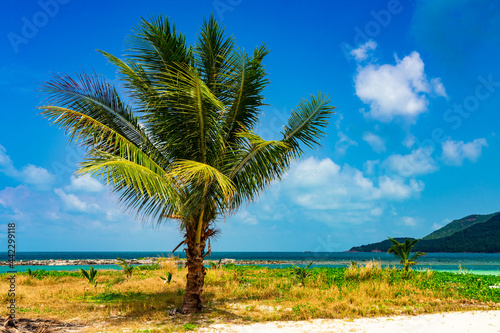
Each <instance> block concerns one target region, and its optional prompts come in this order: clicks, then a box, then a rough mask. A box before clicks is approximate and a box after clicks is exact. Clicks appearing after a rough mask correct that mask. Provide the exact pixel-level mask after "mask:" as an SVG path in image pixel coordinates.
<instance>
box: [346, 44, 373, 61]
mask: <svg viewBox="0 0 500 333" xmlns="http://www.w3.org/2000/svg"><path fill="white" fill-rule="evenodd" d="M376 48H377V43H375V42H374V41H373V40H369V41H368V42H366V43H365V44H363V45H361V46H360V47H358V48H357V49H354V50H352V51H351V55H352V56H354V59H356V61H363V60H366V58H368V52H369V51H370V50H375V49H376Z"/></svg>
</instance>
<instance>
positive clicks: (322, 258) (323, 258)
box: [0, 251, 500, 275]
mask: <svg viewBox="0 0 500 333" xmlns="http://www.w3.org/2000/svg"><path fill="white" fill-rule="evenodd" d="M169 255H172V253H171V252H168V251H165V252H161V251H153V252H18V253H16V261H19V260H47V259H67V260H71V259H116V258H117V257H120V258H124V259H134V258H135V259H137V258H144V257H167V256H169ZM173 255H175V256H177V257H180V258H185V254H184V252H176V253H174V254H173ZM4 256H5V257H4V258H1V260H7V257H6V255H4ZM219 259H235V260H269V261H285V263H282V264H275V265H264V266H268V267H278V268H279V267H287V266H290V265H291V264H296V265H304V264H308V263H309V262H310V261H313V262H314V264H313V265H314V266H316V267H346V266H347V265H349V263H350V262H351V261H356V262H358V264H362V263H363V262H368V261H370V260H376V261H380V262H381V264H382V266H384V267H387V266H391V267H392V266H398V261H397V260H396V259H395V258H394V256H392V255H389V254H387V253H360V252H212V255H211V257H210V258H209V260H213V261H217V260H219ZM88 267H89V266H16V267H15V270H16V271H17V272H22V271H25V270H26V269H27V268H31V269H46V270H78V269H79V268H85V269H87V268H88ZM94 267H95V268H100V269H118V268H119V267H118V266H116V265H99V266H94ZM415 268H416V269H431V270H439V271H454V272H458V270H459V269H460V268H461V269H462V270H466V271H467V272H471V273H475V274H495V275H500V253H428V254H427V255H426V256H424V257H421V258H420V259H419V264H418V265H416V266H415ZM8 270H10V268H9V267H8V266H0V273H2V272H6V271H8Z"/></svg>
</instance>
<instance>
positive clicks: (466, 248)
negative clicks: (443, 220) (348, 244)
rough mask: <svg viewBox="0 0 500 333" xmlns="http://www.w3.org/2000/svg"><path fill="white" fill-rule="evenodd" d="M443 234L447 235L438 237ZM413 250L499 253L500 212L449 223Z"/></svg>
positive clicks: (376, 248) (376, 246)
mask: <svg viewBox="0 0 500 333" xmlns="http://www.w3.org/2000/svg"><path fill="white" fill-rule="evenodd" d="M453 231H454V232H453ZM440 235H446V236H443V237H439V236H440ZM408 238H411V237H408ZM405 239H406V237H398V238H396V240H397V241H398V242H402V241H404V240H405ZM411 239H413V238H411ZM391 245H392V243H391V242H390V241H389V240H384V241H382V242H378V243H373V244H368V245H362V246H355V247H353V248H352V249H351V250H350V251H353V252H387V250H388V249H389V247H391ZM414 250H415V251H422V252H500V213H494V214H489V215H469V216H467V217H464V218H462V219H459V220H455V221H453V222H450V223H449V224H448V225H446V226H444V227H443V228H441V229H439V230H437V231H435V232H433V233H431V234H430V235H428V236H426V237H424V238H422V240H421V241H420V242H418V243H417V244H416V245H415V247H414Z"/></svg>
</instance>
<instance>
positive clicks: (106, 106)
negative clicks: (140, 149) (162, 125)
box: [42, 73, 143, 145]
mask: <svg viewBox="0 0 500 333" xmlns="http://www.w3.org/2000/svg"><path fill="white" fill-rule="evenodd" d="M75 76H76V78H72V77H70V76H62V75H53V78H52V80H50V81H48V82H47V83H46V84H44V85H43V86H42V91H43V92H44V93H46V95H47V99H46V102H45V103H46V104H47V105H57V106H59V107H65V108H68V109H74V110H78V111H79V112H80V113H83V114H85V115H87V116H89V117H91V118H93V119H95V120H97V121H99V122H101V123H103V124H105V125H106V126H108V127H109V128H111V129H113V130H114V131H116V132H118V133H120V134H121V135H122V136H124V137H127V138H128V140H130V141H132V142H134V143H135V144H136V145H140V144H141V142H142V139H143V134H142V131H141V129H140V127H139V123H138V118H137V117H134V116H133V113H132V110H131V108H130V107H129V106H128V105H126V104H125V102H123V101H122V100H121V99H120V96H119V95H118V93H117V92H116V89H115V88H114V87H113V86H112V85H110V84H109V83H107V82H106V80H105V79H104V78H103V77H102V76H100V75H96V74H94V75H88V74H86V73H82V74H76V75H75Z"/></svg>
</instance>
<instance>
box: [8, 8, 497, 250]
mask: <svg viewBox="0 0 500 333" xmlns="http://www.w3.org/2000/svg"><path fill="white" fill-rule="evenodd" d="M3 6H4V8H3V10H2V11H1V13H0V36H1V38H0V50H1V52H0V94H1V95H2V98H0V110H1V112H2V126H1V129H2V130H1V131H0V221H1V224H2V225H3V226H2V228H3V229H4V230H5V231H2V232H0V233H1V234H2V235H4V236H3V237H1V235H0V237H1V238H0V244H4V245H5V244H6V242H5V233H6V229H7V227H6V224H7V223H8V222H9V221H14V222H16V223H17V244H18V246H19V247H18V251H92V250H96V251H113V250H129V251H162V252H165V253H166V252H168V251H170V250H172V249H173V248H174V247H175V246H176V245H177V244H178V243H179V241H180V239H181V236H180V234H179V231H178V229H177V227H176V225H175V224H173V223H167V224H166V225H164V226H161V227H159V228H152V227H150V226H147V225H146V226H144V225H141V223H140V221H137V220H135V219H134V216H132V215H128V214H125V213H123V210H122V208H121V207H120V206H119V204H118V203H117V200H116V197H115V196H114V195H112V194H110V191H109V189H108V188H107V187H105V186H103V185H101V184H100V183H98V182H97V181H95V180H93V179H91V178H75V177H74V176H73V172H74V171H75V169H76V165H77V164H78V162H79V161H80V160H81V158H82V151H80V150H79V149H77V148H75V147H73V146H68V144H67V138H66V137H65V136H64V133H63V131H60V130H58V129H56V128H54V127H51V126H49V124H48V122H47V121H46V120H45V119H43V118H42V117H41V116H39V115H38V113H39V110H38V109H37V107H38V106H40V105H42V100H43V96H41V94H40V92H39V91H38V89H39V87H40V85H41V84H42V83H43V82H44V81H46V80H48V79H49V78H50V73H74V72H80V71H82V70H84V71H88V72H90V71H95V72H97V73H101V74H103V75H104V76H105V77H106V78H107V79H108V80H109V81H111V82H113V83H115V84H119V82H118V81H117V80H116V79H115V69H114V68H113V66H112V65H110V64H108V63H107V62H106V60H105V59H104V57H103V56H101V55H100V54H99V53H98V52H96V49H101V50H104V51H107V52H109V53H112V54H114V55H117V56H120V55H122V54H123V52H124V51H123V47H124V40H125V38H126V36H127V35H130V34H131V29H132V28H133V27H134V26H135V25H137V23H138V22H139V20H140V18H141V17H148V16H150V15H156V14H163V15H166V16H168V17H169V18H170V19H171V20H172V21H173V22H175V24H176V27H177V29H178V30H180V31H181V32H183V33H184V34H185V35H186V37H187V40H188V41H189V42H191V43H192V42H194V41H195V40H196V34H197V32H198V30H199V26H200V25H201V23H202V20H203V18H204V17H207V16H208V15H209V14H210V13H211V12H213V13H214V14H215V15H216V16H217V18H218V19H219V21H220V22H222V24H224V25H225V26H226V31H227V32H228V33H229V34H233V35H234V36H235V37H236V38H237V41H238V45H239V46H240V47H243V48H245V49H246V50H247V51H249V52H251V50H252V49H253V48H254V47H255V46H257V45H259V44H260V43H262V42H264V43H266V45H267V46H268V47H269V49H270V50H271V53H270V54H269V56H268V57H267V58H266V60H265V64H266V69H267V71H268V73H269V79H270V85H269V86H268V88H266V90H265V97H266V103H267V104H268V106H266V107H265V108H263V117H262V121H261V124H260V125H259V129H258V132H259V133H260V134H261V135H262V136H264V137H265V138H272V137H274V136H276V133H278V132H279V130H280V129H281V126H282V124H283V123H285V121H286V120H287V119H288V115H289V114H290V110H291V109H292V108H293V107H294V106H295V105H296V104H297V103H298V101H299V100H300V99H301V98H303V97H307V96H308V95H309V94H315V93H317V92H318V91H322V92H325V93H328V94H330V97H331V98H332V104H333V105H335V106H337V109H336V111H337V113H336V114H335V115H333V116H332V119H331V124H330V126H329V127H328V129H327V132H328V135H327V138H326V139H325V140H324V141H323V142H322V144H323V148H322V149H318V150H307V151H306V156H305V157H304V158H302V159H301V160H299V161H297V162H296V163H295V164H294V165H293V166H292V168H291V170H290V172H289V173H288V174H287V176H286V178H285V179H284V180H283V181H282V182H280V183H275V184H274V185H273V186H272V187H271V188H270V189H269V190H268V191H267V192H265V193H263V194H261V195H260V197H259V199H258V200H257V201H256V202H254V203H251V204H250V205H248V206H243V207H242V208H241V210H240V211H239V212H238V213H237V214H236V215H234V216H231V217H229V218H227V219H226V220H225V221H220V223H219V227H220V229H221V231H222V234H221V237H220V238H219V239H217V241H216V242H215V243H214V244H213V250H214V251H304V250H310V251H345V250H348V249H349V248H350V247H352V246H355V245H360V244H366V243H370V242H375V241H379V240H382V239H385V238H386V237H387V236H412V237H422V236H425V235H426V234H428V233H430V232H432V231H433V230H435V229H436V228H439V227H440V226H443V225H445V224H446V223H448V222H449V221H451V220H453V219H456V218H460V217H463V216H466V215H469V214H473V213H480V214H482V213H492V212H496V211H500V191H499V188H500V177H499V176H498V161H499V158H498V156H499V152H500V140H499V136H498V134H497V133H496V132H497V131H498V124H499V123H500V113H499V110H498V106H499V105H500V66H499V59H500V36H499V34H498V31H500V4H499V3H498V2H497V1H477V0H475V1H473V0H469V1H467V0H460V1H457V0H449V1H442V0H437V1H416V0H414V1H409V0H400V1H397V0H389V1H387V0H384V1H369V2H368V1H361V0H356V1H342V2H341V1H314V2H312V3H308V2H301V1H248V0H215V1H203V2H202V1H151V0H144V1H141V2H140V4H139V3H138V2H136V1H99V2H98V1H93V0H92V1H90V0H87V1H77V0H41V1H30V2H28V1H25V2H19V1H15V2H9V3H8V4H4V5H3Z"/></svg>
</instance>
